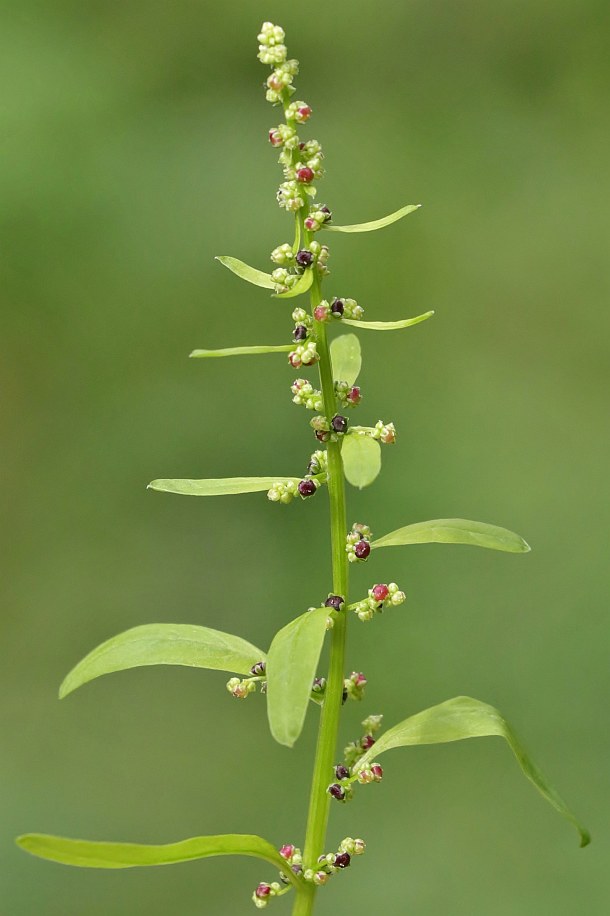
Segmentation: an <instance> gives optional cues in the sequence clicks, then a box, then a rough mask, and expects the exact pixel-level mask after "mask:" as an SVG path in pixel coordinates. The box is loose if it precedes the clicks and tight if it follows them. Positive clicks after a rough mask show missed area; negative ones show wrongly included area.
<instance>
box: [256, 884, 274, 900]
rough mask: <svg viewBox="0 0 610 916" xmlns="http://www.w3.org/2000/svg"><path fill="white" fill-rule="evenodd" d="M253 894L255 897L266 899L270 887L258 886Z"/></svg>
mask: <svg viewBox="0 0 610 916" xmlns="http://www.w3.org/2000/svg"><path fill="white" fill-rule="evenodd" d="M254 893H255V895H256V896H257V897H263V898H265V897H268V896H269V894H270V893H271V887H270V886H269V885H268V884H259V886H258V887H257V888H256V890H255V891H254Z"/></svg>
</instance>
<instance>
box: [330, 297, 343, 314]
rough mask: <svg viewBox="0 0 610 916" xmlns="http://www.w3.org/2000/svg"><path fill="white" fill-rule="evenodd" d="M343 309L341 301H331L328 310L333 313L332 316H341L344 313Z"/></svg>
mask: <svg viewBox="0 0 610 916" xmlns="http://www.w3.org/2000/svg"><path fill="white" fill-rule="evenodd" d="M344 309H345V306H344V305H343V300H342V299H333V301H332V302H331V304H330V310H331V312H332V313H333V315H339V316H341V315H342V314H343V312H344Z"/></svg>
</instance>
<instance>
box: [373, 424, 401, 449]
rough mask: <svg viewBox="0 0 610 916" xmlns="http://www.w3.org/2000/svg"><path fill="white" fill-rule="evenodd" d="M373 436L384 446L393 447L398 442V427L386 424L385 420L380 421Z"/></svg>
mask: <svg viewBox="0 0 610 916" xmlns="http://www.w3.org/2000/svg"><path fill="white" fill-rule="evenodd" d="M372 436H373V439H378V440H379V442H382V443H383V444H384V445H393V444H394V443H395V442H396V427H395V426H394V424H393V423H384V422H383V420H378V421H377V423H375V427H374V431H373V433H372Z"/></svg>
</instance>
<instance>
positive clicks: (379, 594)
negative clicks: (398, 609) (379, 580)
mask: <svg viewBox="0 0 610 916" xmlns="http://www.w3.org/2000/svg"><path fill="white" fill-rule="evenodd" d="M372 594H373V598H374V599H375V601H385V599H386V598H387V597H388V595H389V594H390V589H389V588H388V587H387V585H375V586H374V587H373V590H372Z"/></svg>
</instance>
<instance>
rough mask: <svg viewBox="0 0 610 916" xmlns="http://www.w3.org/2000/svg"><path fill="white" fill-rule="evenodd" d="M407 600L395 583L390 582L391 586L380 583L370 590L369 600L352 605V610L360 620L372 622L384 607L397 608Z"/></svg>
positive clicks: (365, 599)
mask: <svg viewBox="0 0 610 916" xmlns="http://www.w3.org/2000/svg"><path fill="white" fill-rule="evenodd" d="M406 598H407V596H406V595H405V593H404V592H401V591H400V590H399V588H398V586H397V585H396V583H395V582H390V583H389V585H385V584H382V583H379V584H378V585H374V586H373V587H372V588H369V593H368V598H364V600H362V601H357V602H356V603H355V604H350V610H351V611H354V613H355V614H356V616H357V617H358V619H359V620H372V619H373V617H374V616H375V614H378V613H381V611H383V609H384V607H397V606H398V605H399V604H402V603H403V601H406Z"/></svg>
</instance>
